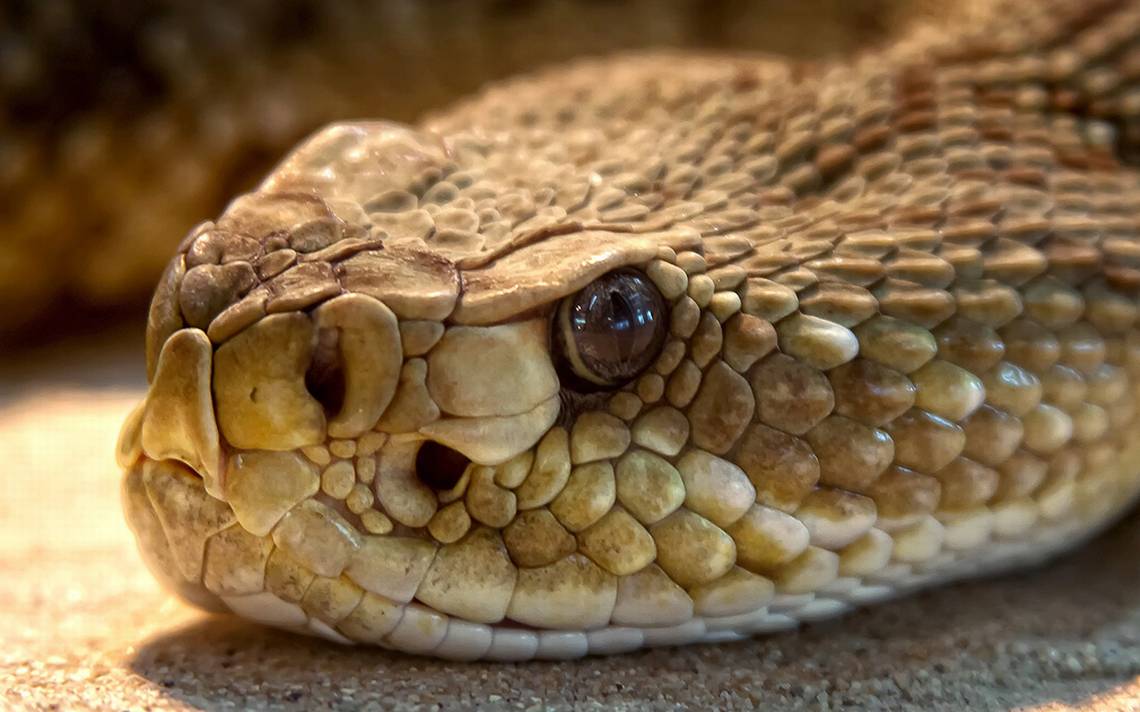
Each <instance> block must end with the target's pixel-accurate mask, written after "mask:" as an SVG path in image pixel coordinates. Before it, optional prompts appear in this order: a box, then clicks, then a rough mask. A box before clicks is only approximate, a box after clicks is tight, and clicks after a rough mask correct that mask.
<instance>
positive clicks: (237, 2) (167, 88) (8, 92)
mask: <svg viewBox="0 0 1140 712" xmlns="http://www.w3.org/2000/svg"><path fill="white" fill-rule="evenodd" d="M904 14H907V11H906V10H905V6H899V3H897V2H894V1H893V0H866V1H865V2H861V3H854V4H852V3H845V2H842V0H805V2H800V3H795V4H794V6H793V5H788V4H787V3H781V2H778V1H776V0H761V1H760V2H755V3H740V2H735V1H734V0H435V1H433V2H419V0H347V1H344V2H336V3H328V2H321V1H320V0H289V1H288V2H266V1H265V0H205V1H198V0H195V1H194V2H188V1H187V0H166V1H165V2H161V3H153V2H133V1H128V2H116V3H90V2H83V1H82V0H80V1H76V0H53V1H52V2H38V1H37V0H16V1H15V2H9V3H4V4H3V6H2V7H0V301H2V302H3V303H4V304H6V305H7V308H6V309H5V310H4V311H3V313H0V334H5V333H8V332H11V331H13V330H15V329H17V328H19V327H21V326H23V327H25V328H28V327H30V328H31V330H35V331H38V330H39V328H40V323H39V321H38V320H42V319H43V318H44V317H48V318H54V320H55V321H57V322H63V323H64V324H67V323H69V322H74V321H76V320H77V319H79V318H84V317H86V316H87V315H86V314H83V315H79V316H77V315H76V314H75V313H74V312H75V311H76V307H80V308H86V310H87V311H88V312H89V311H92V310H97V309H107V308H109V307H116V306H122V305H124V304H130V303H139V304H142V303H145V299H146V297H147V295H148V294H149V293H150V290H151V289H152V288H153V286H154V281H155V279H156V278H157V276H158V275H159V274H160V273H161V272H162V268H163V266H164V265H165V264H166V262H167V260H168V259H169V257H170V253H171V251H172V250H173V249H174V247H175V246H176V244H177V239H178V236H179V235H182V234H184V233H185V232H186V230H188V229H189V228H190V227H191V226H192V225H194V223H196V222H198V221H199V220H201V219H202V217H203V216H206V215H214V214H216V213H217V212H218V211H219V210H221V209H222V208H223V207H224V206H225V204H226V201H228V200H229V199H230V198H232V197H233V195H234V194H235V193H237V192H239V191H244V190H248V189H249V188H251V187H252V186H254V185H255V184H256V182H257V180H258V179H259V178H261V177H262V176H263V175H264V174H265V172H266V171H267V170H269V169H270V168H272V166H273V164H274V163H275V162H276V161H277V159H278V158H279V157H280V156H281V155H282V154H284V153H285V152H286V151H287V150H288V149H289V148H290V147H291V146H293V145H294V144H296V143H297V142H298V141H299V140H301V139H302V138H303V137H304V136H305V135H307V134H309V133H311V132H312V131H314V130H316V129H317V128H319V127H321V126H323V125H325V124H327V123H328V122H330V121H333V120H336V119H340V118H345V117H367V116H383V117H385V118H389V119H394V120H397V121H411V120H413V119H418V118H419V117H420V116H421V115H422V114H423V112H424V111H426V110H428V109H438V108H440V107H442V106H445V105H446V104H447V103H448V102H450V101H454V100H455V99H457V98H458V97H461V96H463V95H465V94H467V93H469V92H472V91H474V90H475V89H477V88H478V87H479V86H480V85H482V84H483V83H484V82H487V81H489V80H492V79H498V78H502V77H505V76H509V75H512V74H516V73H518V72H523V71H529V70H533V69H534V68H536V67H539V66H541V65H544V64H548V63H550V62H557V61H565V60H567V59H570V58H572V57H576V56H581V55H588V54H600V53H605V52H613V51H616V50H620V49H630V48H636V47H652V46H659V45H668V46H681V47H706V48H721V49H750V50H765V51H776V52H781V53H787V54H789V55H790V56H794V57H797V58H806V57H814V56H819V55H821V54H831V55H840V54H844V53H846V52H849V51H851V50H852V49H854V48H855V47H857V46H858V45H859V44H860V43H868V44H869V43H872V42H877V41H880V40H881V39H882V38H883V37H884V36H885V35H886V34H888V30H889V29H890V28H891V27H892V26H894V25H895V24H897V23H898V22H899V21H900V17H899V16H901V15H904ZM821 18H823V19H824V21H823V22H821V21H820V19H821ZM828 20H829V21H828ZM797 27H802V28H804V29H803V31H796V28H797ZM809 27H810V28H811V31H810V32H808V31H807V28H809ZM61 301H63V302H64V304H60V302H61ZM65 307H70V308H65ZM13 338H15V337H13Z"/></svg>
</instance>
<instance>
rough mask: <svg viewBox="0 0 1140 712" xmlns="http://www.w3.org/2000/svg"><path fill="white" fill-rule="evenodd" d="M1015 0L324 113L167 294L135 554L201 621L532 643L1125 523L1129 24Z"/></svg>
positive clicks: (411, 641) (1138, 334)
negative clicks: (361, 115)
mask: <svg viewBox="0 0 1140 712" xmlns="http://www.w3.org/2000/svg"><path fill="white" fill-rule="evenodd" d="M999 5H1001V11H1000V12H997V13H994V12H993V11H981V10H979V11H978V14H976V15H974V16H972V18H971V20H970V21H969V22H965V21H963V22H962V23H961V24H960V25H959V24H955V23H950V22H947V23H944V24H941V25H939V26H938V27H937V28H936V29H937V31H930V32H917V31H916V33H915V34H914V35H913V36H909V35H908V36H907V37H906V38H904V39H899V40H897V41H896V42H893V43H886V44H885V45H884V46H883V47H882V48H881V49H878V50H875V51H872V52H869V53H868V54H867V55H866V56H865V57H863V58H862V59H861V60H860V61H858V62H846V61H844V62H837V63H826V62H824V63H820V64H818V65H811V66H795V65H793V64H790V63H782V62H779V61H774V60H770V59H753V58H746V57H743V56H739V57H731V58H729V57H725V56H720V55H716V54H688V53H684V52H659V53H642V54H632V55H627V56H623V57H619V58H610V59H597V60H584V61H580V62H577V63H574V64H570V65H567V66H562V67H554V68H551V69H546V70H542V71H540V72H538V73H536V74H533V75H529V76H524V77H520V78H518V79H515V80H510V81H507V82H504V83H502V84H497V85H491V86H489V87H488V88H486V89H485V90H484V91H483V92H482V93H481V94H479V95H477V96H474V97H472V98H470V99H468V100H467V101H465V102H462V103H459V104H456V105H455V106H453V107H452V108H450V109H448V110H446V111H444V112H441V113H438V114H435V115H433V116H431V117H429V118H427V119H425V120H424V121H423V122H422V123H420V124H419V125H417V126H406V125H401V124H396V123H386V122H382V121H376V122H356V123H343V124H335V125H332V126H329V127H327V128H326V129H324V130H322V131H320V132H318V133H316V134H314V135H313V136H311V137H310V138H309V139H307V140H306V141H304V142H303V143H302V144H300V145H299V146H298V147H297V148H296V149H295V150H294V151H293V152H292V153H291V154H289V155H288V156H287V157H286V158H285V159H284V160H283V161H282V163H281V164H280V165H279V166H278V168H277V169H276V170H274V171H273V172H272V173H271V174H270V175H269V176H267V177H266V178H265V180H264V181H263V182H262V183H261V184H260V185H259V186H258V187H257V188H256V189H255V190H254V191H252V192H250V193H248V194H246V195H244V196H239V197H238V198H237V199H236V200H234V201H233V202H231V203H230V205H229V207H227V208H226V210H225V211H224V212H223V213H222V215H220V216H219V217H218V218H217V219H216V220H214V221H211V222H206V223H203V224H201V225H199V226H198V227H197V228H195V229H194V230H193V231H192V232H191V233H190V235H188V236H187V238H186V239H185V240H184V241H183V243H182V245H181V246H180V247H179V251H178V253H177V255H176V256H175V257H174V258H173V259H172V260H171V262H170V267H169V269H168V270H167V272H166V274H165V276H164V277H163V279H162V280H161V281H160V282H159V285H158V288H157V290H156V292H155V297H154V300H153V302H152V309H151V312H150V315H149V319H148V330H147V362H148V373H149V376H150V381H151V385H150V390H149V392H148V395H147V398H146V401H145V403H144V404H143V405H142V406H141V407H140V408H139V409H137V410H136V411H135V412H134V413H133V414H132V416H131V417H130V418H129V419H128V422H127V423H126V425H125V426H124V428H123V434H122V437H121V441H120V443H119V446H118V448H117V453H118V457H119V459H120V463H121V465H122V467H123V469H124V471H125V472H126V474H125V476H124V479H123V495H124V496H123V502H124V511H125V514H126V516H127V520H128V522H129V523H130V525H131V527H132V528H133V530H134V531H135V534H136V536H137V538H138V541H139V545H140V549H141V551H142V553H143V558H144V559H145V560H146V562H147V564H148V565H149V566H150V567H151V568H152V569H153V570H154V572H155V574H156V576H157V577H158V578H159V579H160V580H161V581H162V582H163V583H164V584H166V585H167V586H169V587H170V588H171V589H172V590H174V591H176V592H178V593H179V594H180V595H182V596H183V597H185V598H186V599H187V600H190V601H192V602H194V603H196V604H198V605H202V606H204V607H207V608H212V609H225V608H228V609H230V610H232V611H234V612H235V613H237V614H239V615H243V616H246V617H249V618H251V619H253V620H257V621H261V622H265V623H269V624H272V625H279V626H281V627H285V628H289V629H291V630H297V631H302V632H307V633H310V634H315V635H323V636H325V637H328V638H332V639H334V640H338V641H340V642H361V643H370V644H377V645H383V646H387V647H390V648H396V649H399V650H403V651H407V652H413V653H419V654H428V655H433V654H434V655H439V656H441V657H447V658H451V659H477V658H483V657H487V658H492V659H526V658H532V657H552V658H555V657H574V656H578V655H584V654H589V653H609V652H619V651H625V650H631V649H634V648H637V647H641V646H644V645H650V644H658V643H681V642H696V641H701V640H710V641H711V640H724V639H730V638H736V637H739V636H744V635H751V634H754V633H759V632H764V631H772V630H777V629H787V628H790V627H794V626H796V625H797V624H799V623H801V622H806V621H814V620H818V619H821V618H826V617H829V616H833V615H839V614H840V613H842V612H845V611H847V610H849V609H850V608H852V607H853V606H856V605H863V604H866V603H875V602H880V601H883V600H886V599H889V598H891V597H893V596H895V595H898V594H901V593H903V592H905V591H909V590H912V589H913V588H915V587H918V586H924V585H928V584H932V583H935V582H940V581H943V580H948V579H955V578H960V577H963V576H968V575H975V574H978V573H983V572H993V571H1001V570H1006V569H1011V568H1015V567H1017V566H1021V565H1024V564H1026V563H1029V562H1035V561H1043V560H1045V559H1047V558H1049V557H1050V556H1052V555H1054V554H1057V553H1060V552H1061V551H1063V550H1065V549H1067V548H1069V547H1072V546H1074V545H1076V544H1077V543H1079V542H1081V541H1084V540H1085V539H1087V538H1088V537H1090V536H1092V535H1094V534H1095V533H1096V532H1098V531H1100V530H1101V529H1103V528H1104V527H1105V526H1107V525H1109V524H1110V523H1111V522H1112V521H1114V520H1115V519H1116V518H1117V517H1118V516H1120V515H1121V514H1122V513H1123V512H1125V511H1126V510H1127V508H1128V507H1129V505H1130V504H1131V503H1132V502H1133V501H1134V500H1135V499H1136V497H1137V495H1138V493H1140V445H1138V444H1137V443H1140V420H1138V417H1137V409H1136V406H1135V400H1136V397H1137V395H1138V394H1140V331H1138V329H1140V325H1138V318H1140V302H1138V301H1137V295H1138V293H1140V269H1138V268H1137V266H1136V264H1137V263H1136V259H1135V245H1136V244H1140V223H1137V221H1136V218H1135V216H1136V215H1140V178H1138V177H1137V174H1136V172H1135V164H1134V162H1133V161H1134V160H1135V157H1136V153H1137V152H1136V146H1137V145H1138V144H1137V141H1138V140H1140V135H1138V133H1137V131H1136V130H1135V127H1136V120H1137V118H1138V117H1140V114H1138V113H1137V111H1136V105H1135V102H1134V101H1131V100H1130V98H1129V97H1131V94H1132V93H1134V92H1135V90H1136V86H1135V81H1134V80H1133V78H1132V77H1131V75H1129V74H1127V68H1126V67H1124V66H1123V64H1122V63H1126V62H1124V60H1123V59H1121V58H1122V57H1128V56H1131V54H1132V53H1134V52H1132V50H1133V49H1134V47H1132V43H1133V40H1132V39H1131V38H1132V37H1135V36H1138V35H1140V16H1138V14H1137V13H1127V12H1125V11H1124V10H1117V9H1115V8H1114V7H1107V8H1106V9H1104V11H1103V13H1102V14H1097V13H1092V14H1086V10H1084V9H1082V5H1081V4H1079V3H1068V2H1064V1H1063V0H1050V1H1049V2H1047V3H1045V4H1044V5H1041V4H1038V3H1027V2H1026V3H1022V2H1020V0H1009V2H1007V3H999ZM1011 18H1013V19H1015V20H1016V21H1014V22H1011V21H1010V19H1011ZM1073 27H1081V28H1083V29H1082V30H1081V33H1082V36H1085V37H1088V38H1092V39H1097V40H1098V41H1099V42H1100V43H1103V44H1104V51H1103V52H1101V53H1099V54H1095V55H1094V54H1084V53H1082V52H1083V50H1081V49H1080V48H1084V47H1086V46H1097V44H1098V43H1095V42H1091V40H1090V39H1085V40H1081V41H1080V42H1079V43H1076V42H1075V41H1073V40H1071V39H1069V38H1070V36H1071V34H1072V32H1071V28H1073ZM1121 28H1123V29H1121ZM1124 30H1128V31H1127V32H1125V31H1124ZM1086 42H1087V43H1089V44H1087V45H1086ZM1077 44H1079V45H1080V47H1079V48H1078V47H1076V45H1077ZM995 47H1000V48H1001V52H1000V53H996V50H995V49H994V48H995ZM1043 47H1051V48H1052V49H1048V50H1046V49H1042V48H1043ZM1069 50H1071V51H1072V53H1071V54H1066V52H1068V51H1069ZM1078 50H1080V51H1078ZM1058 58H1061V59H1064V60H1065V61H1060V60H1059V59H1058ZM1044 66H1048V67H1050V69H1049V72H1048V73H1045V72H1044V70H1042V69H1041V67H1044ZM663 68H665V69H663ZM1089 72H1092V73H1093V75H1094V76H1095V75H1096V73H1097V72H1100V73H1103V74H1105V75H1106V76H1107V75H1111V77H1112V78H1115V79H1116V80H1118V81H1115V82H1107V81H1106V82H1105V83H1103V84H1098V85H1097V86H1098V87H1100V88H1099V89H1096V92H1097V93H1096V94H1095V96H1094V95H1093V94H1090V91H1091V90H1090V88H1089V87H1090V86H1091V85H1090V84H1089V83H1088V81H1087V76H1088V73H1089ZM601 79H604V80H601ZM595 288H596V289H597V290H600V291H596V292H591V290H593V289H595ZM633 290H643V291H633ZM591 293H593V294H600V295H602V297H601V298H598V299H596V300H594V301H593V302H591V303H590V304H585V303H578V302H577V301H576V300H579V299H580V298H581V297H582V295H587V294H591ZM634 297H637V298H636V299H635V298H634ZM639 300H640V301H639ZM564 305H565V306H566V309H565V310H562V307H563V306H564ZM575 305H577V306H575ZM646 305H650V306H646ZM572 307H573V308H576V309H578V310H579V311H578V312H575V313H577V314H585V315H586V317H588V318H587V319H586V321H585V322H582V323H585V324H586V325H587V326H588V327H589V328H588V329H586V328H583V329H579V328H578V327H579V326H581V324H580V323H579V322H576V321H573V320H571V319H570V318H569V317H567V318H565V319H562V318H559V314H560V313H565V314H569V313H570V311H571V308H572ZM594 309H597V310H600V311H597V312H594V311H591V310H594ZM599 315H600V316H599ZM619 316H620V317H621V318H619ZM625 316H634V317H636V318H634V319H625ZM576 318H577V317H576ZM595 318H596V320H595V321H590V319H595ZM623 319H625V321H624V322H623V323H626V322H628V323H630V324H632V323H634V322H637V323H638V324H640V326H638V327H637V328H636V329H635V328H633V327H628V328H627V326H618V325H617V322H619V321H623ZM599 320H600V321H599ZM638 320H640V321H638ZM599 324H600V325H601V326H599ZM623 329H625V331H622V330H623ZM638 329H642V330H641V331H638ZM599 334H600V335H599ZM625 339H631V341H625ZM571 345H572V346H573V352H572V353H569V352H567V351H566V349H567V347H568V346H571ZM615 374H616V375H615Z"/></svg>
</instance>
